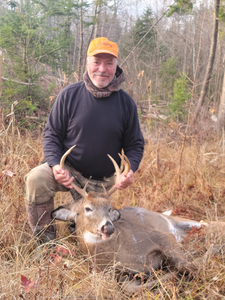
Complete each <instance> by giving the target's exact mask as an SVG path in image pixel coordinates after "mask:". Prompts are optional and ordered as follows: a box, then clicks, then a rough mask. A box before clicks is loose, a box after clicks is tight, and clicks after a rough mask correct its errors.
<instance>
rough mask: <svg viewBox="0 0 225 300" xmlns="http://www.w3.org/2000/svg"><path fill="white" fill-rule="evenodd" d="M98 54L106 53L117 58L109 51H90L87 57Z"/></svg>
mask: <svg viewBox="0 0 225 300" xmlns="http://www.w3.org/2000/svg"><path fill="white" fill-rule="evenodd" d="M100 53H107V54H111V55H113V56H114V57H116V58H118V56H117V55H116V54H115V53H113V52H111V51H108V50H95V51H92V52H91V53H90V54H88V56H94V55H96V54H100Z"/></svg>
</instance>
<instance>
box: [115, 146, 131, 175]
mask: <svg viewBox="0 0 225 300" xmlns="http://www.w3.org/2000/svg"><path fill="white" fill-rule="evenodd" d="M118 154H119V157H120V158H121V165H123V166H124V171H123V174H124V176H125V177H126V176H127V174H128V172H129V171H130V169H131V165H130V161H129V159H128V158H127V156H126V155H125V154H124V151H123V150H122V155H121V154H120V153H118Z"/></svg>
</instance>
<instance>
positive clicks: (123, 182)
mask: <svg viewBox="0 0 225 300" xmlns="http://www.w3.org/2000/svg"><path fill="white" fill-rule="evenodd" d="M133 182H134V172H133V171H132V170H130V171H129V172H128V173H127V176H125V175H124V174H123V173H121V174H120V177H119V180H118V182H117V183H116V187H117V188H118V190H123V189H125V188H127V187H128V186H129V185H131V184H132V183H133Z"/></svg>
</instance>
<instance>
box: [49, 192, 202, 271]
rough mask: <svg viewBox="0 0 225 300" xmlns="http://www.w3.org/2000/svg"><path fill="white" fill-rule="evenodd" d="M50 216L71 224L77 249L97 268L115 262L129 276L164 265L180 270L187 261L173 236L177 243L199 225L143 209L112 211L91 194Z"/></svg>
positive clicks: (101, 197) (105, 199) (101, 199)
mask: <svg viewBox="0 0 225 300" xmlns="http://www.w3.org/2000/svg"><path fill="white" fill-rule="evenodd" d="M52 216H53V217H54V218H56V219H59V220H64V221H66V220H68V221H75V223H76V237H77V239H78V241H79V246H80V248H81V250H82V251H83V253H84V254H86V255H89V256H91V257H95V261H96V263H97V265H98V267H99V268H100V269H104V268H105V267H106V266H109V265H112V264H114V263H118V264H119V265H121V266H122V267H124V268H126V269H128V270H129V271H130V272H131V273H132V274H136V273H139V272H144V273H145V274H146V275H149V274H150V272H151V269H152V268H153V269H156V270H157V269H160V268H162V267H164V266H165V265H166V266H171V267H175V268H176V269H177V270H180V269H182V268H184V267H185V265H186V263H187V262H186V259H185V256H184V255H183V253H182V251H181V248H180V246H179V244H178V243H177V240H176V238H175V235H174V234H173V233H176V236H177V238H178V239H179V240H180V239H181V238H182V236H183V235H185V234H187V231H188V230H191V228H192V226H193V225H194V226H197V227H200V226H201V224H200V223H198V222H194V221H191V220H185V219H181V218H176V217H167V216H164V215H162V214H158V213H155V212H151V211H148V210H146V209H144V208H138V207H126V208H123V209H121V210H119V211H118V210H113V209H112V207H111V205H110V203H109V201H108V199H107V198H105V197H104V194H102V195H99V194H95V193H94V192H90V193H89V194H88V196H87V198H86V199H84V200H80V202H79V203H72V204H70V205H67V206H66V207H59V208H58V209H56V210H55V211H53V213H52ZM188 225H189V226H188ZM180 233H182V235H180ZM178 234H179V235H178Z"/></svg>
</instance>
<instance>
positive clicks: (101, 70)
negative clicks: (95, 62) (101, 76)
mask: <svg viewBox="0 0 225 300" xmlns="http://www.w3.org/2000/svg"><path fill="white" fill-rule="evenodd" d="M98 70H99V72H101V73H104V72H106V65H105V64H104V63H102V64H100V66H99V69H98Z"/></svg>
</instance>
